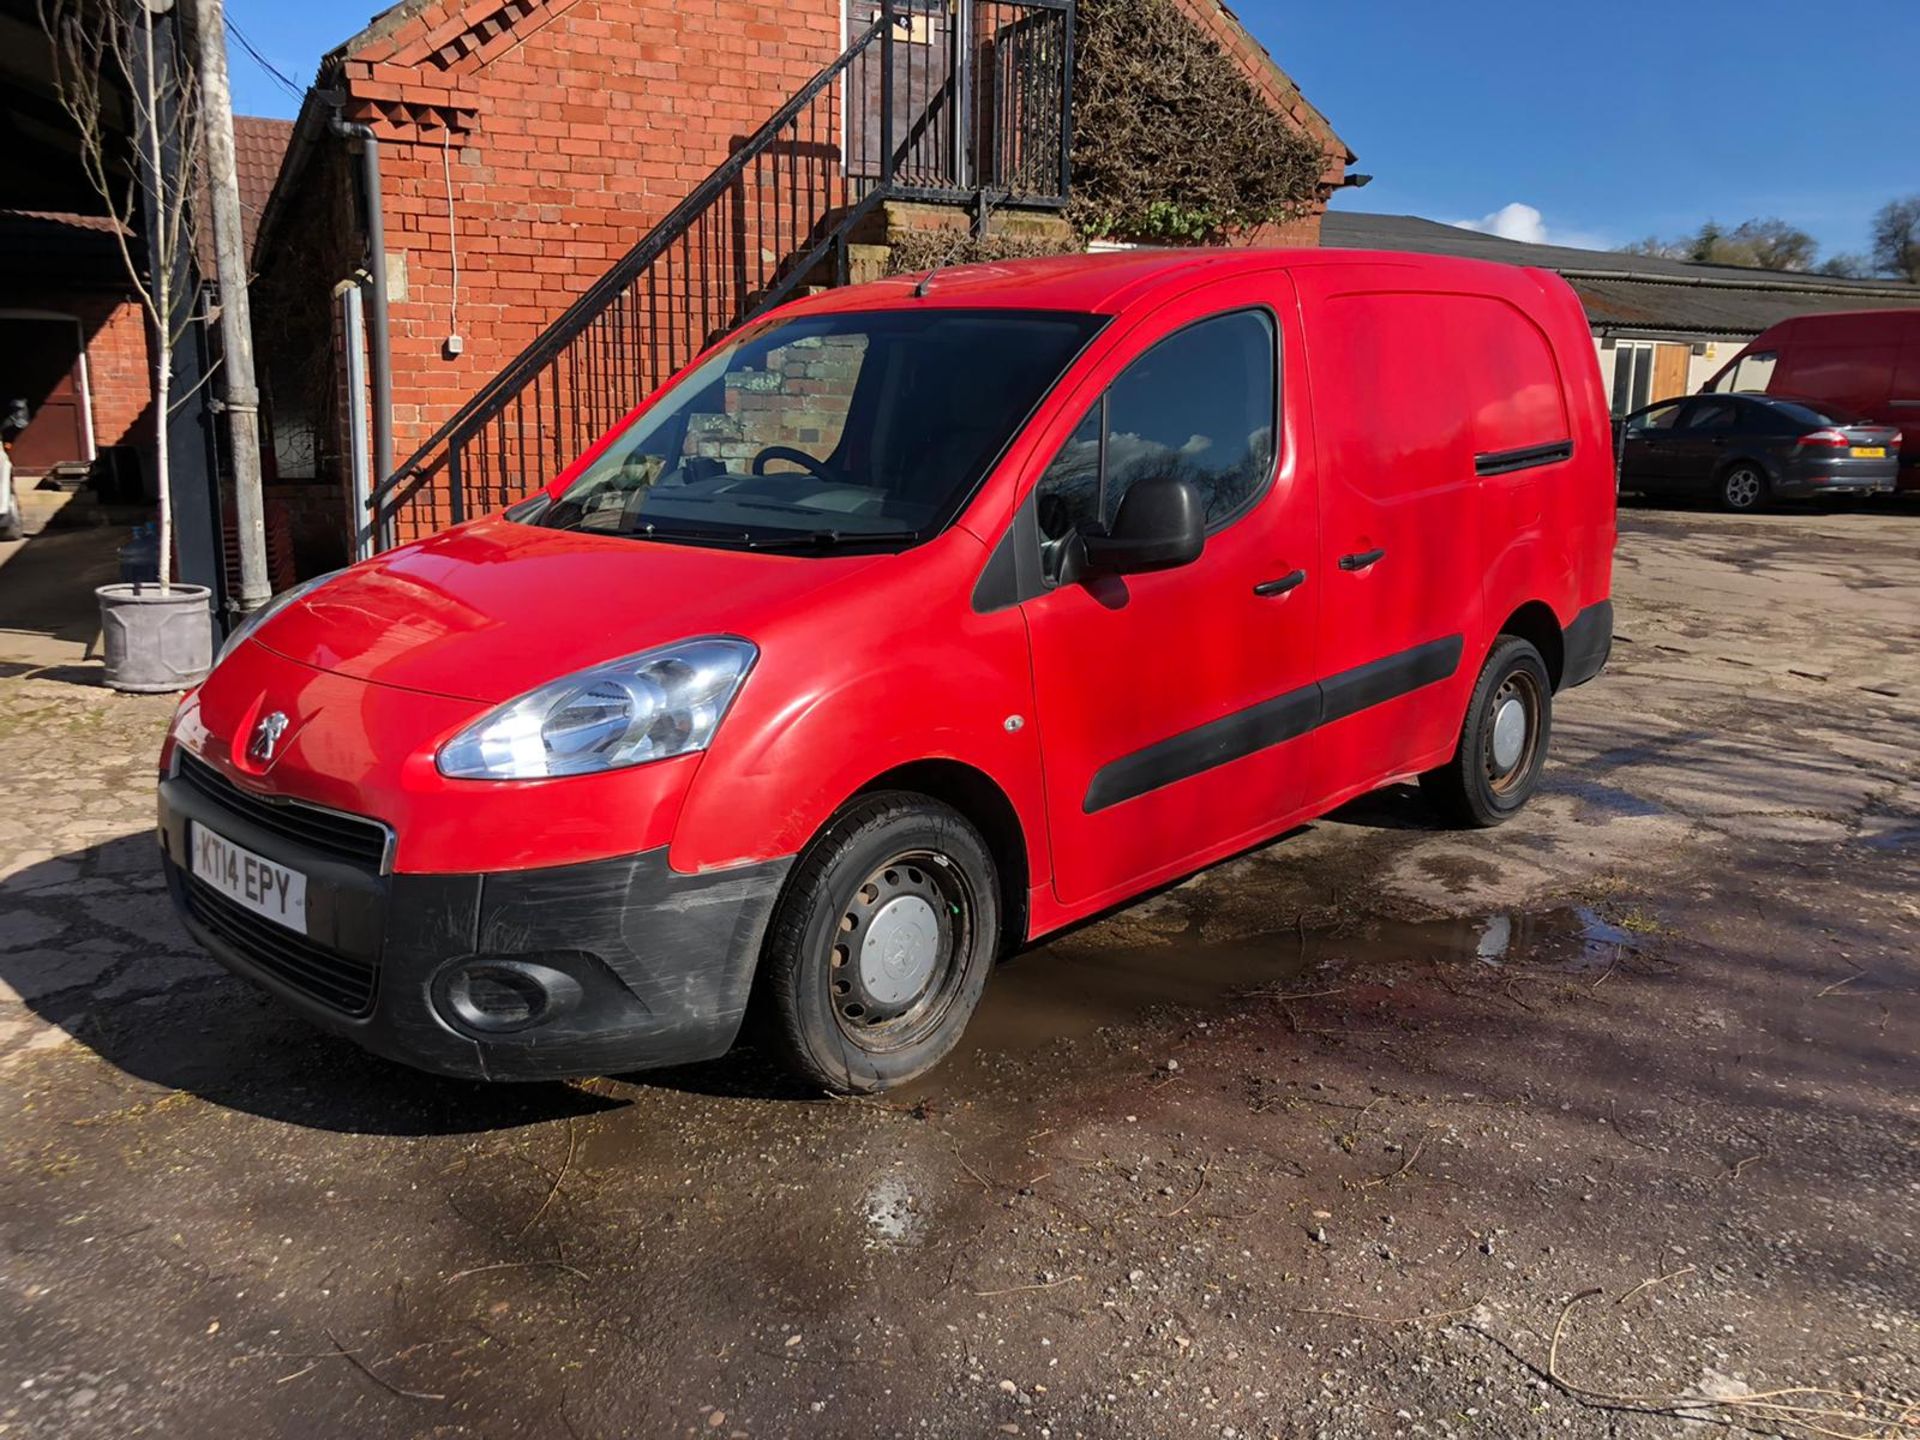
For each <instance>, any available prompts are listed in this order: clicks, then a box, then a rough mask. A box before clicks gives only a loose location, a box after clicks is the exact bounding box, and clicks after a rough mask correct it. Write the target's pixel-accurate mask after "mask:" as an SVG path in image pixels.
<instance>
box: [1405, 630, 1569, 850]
mask: <svg viewBox="0 0 1920 1440" xmlns="http://www.w3.org/2000/svg"><path fill="white" fill-rule="evenodd" d="M1552 736H1553V682H1552V680H1551V679H1550V678H1549V677H1548V675H1547V665H1546V661H1544V660H1542V659H1541V658H1540V652H1539V651H1538V650H1536V649H1534V647H1533V646H1532V645H1530V644H1529V643H1528V642H1527V641H1525V640H1522V639H1521V638H1520V637H1519V636H1517V635H1502V636H1501V637H1500V638H1499V639H1498V640H1497V641H1495V642H1494V646H1493V651H1492V653H1491V654H1489V655H1488V656H1487V663H1486V665H1485V666H1483V667H1482V668H1481V671H1480V679H1479V681H1478V682H1477V683H1476V684H1475V685H1474V687H1473V698H1472V699H1471V700H1470V701H1468V703H1467V718H1466V721H1465V722H1464V723H1463V724H1462V725H1461V727H1460V744H1459V746H1458V747H1457V748H1456V749H1455V750H1454V753H1453V758H1452V759H1451V760H1449V761H1448V762H1447V763H1446V764H1445V765H1442V766H1440V767H1439V768H1438V769H1437V770H1429V771H1428V772H1427V773H1426V774H1424V775H1422V776H1421V777H1420V788H1421V789H1422V790H1424V791H1425V792H1426V793H1427V795H1428V796H1429V797H1430V798H1431V799H1432V800H1433V802H1434V804H1435V805H1436V806H1437V807H1438V808H1439V809H1440V811H1441V813H1442V814H1444V815H1446V816H1447V817H1448V818H1449V819H1450V820H1452V821H1454V822H1455V823H1456V824H1460V825H1466V826H1472V827H1474V828H1478V829H1486V828H1488V827H1490V826H1494V825H1499V824H1502V823H1504V822H1505V821H1508V820H1511V819H1512V818H1513V817H1514V816H1515V815H1517V814H1518V813H1519V812H1520V809H1521V807H1522V806H1524V805H1525V804H1526V803H1527V801H1528V800H1530V799H1532V798H1533V792H1534V791H1535V790H1536V789H1537V788H1538V787H1539V784H1540V772H1541V771H1542V770H1543V769H1545V767H1546V763H1547V745H1548V742H1549V741H1550V740H1551V739H1552Z"/></svg>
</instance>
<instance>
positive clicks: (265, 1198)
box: [0, 510, 1920, 1440]
mask: <svg viewBox="0 0 1920 1440" xmlns="http://www.w3.org/2000/svg"><path fill="white" fill-rule="evenodd" d="M1623 531H1624V534H1623V539H1622V545H1621V551H1620V563H1619V579H1618V586H1619V592H1620V593H1619V597H1618V598H1619V607H1620V617H1619V623H1620V639H1621V643H1620V645H1619V647H1618V648H1617V650H1616V652H1615V660H1614V664H1613V666H1612V667H1611V669H1610V670H1609V672H1608V673H1607V675H1606V676H1605V677H1603V678H1602V679H1601V680H1600V681H1598V682H1596V683H1595V684H1593V685H1591V686H1588V687H1586V688H1585V689H1583V690H1580V691H1578V692H1575V693H1573V694H1571V695H1568V696H1566V697H1563V701H1562V705H1561V707H1560V710H1559V713H1558V717H1557V719H1558V731H1557V734H1556V736H1555V756H1556V763H1555V764H1554V766H1553V767H1552V769H1551V770H1550V772H1549V775H1550V778H1549V785H1548V789H1547V792H1546V793H1545V794H1544V795H1543V796H1542V797H1541V799H1540V801H1539V802H1538V803H1537V804H1536V805H1535V806H1534V807H1532V808H1531V809H1530V810H1529V811H1528V812H1527V814H1526V815H1525V816H1523V817H1522V818H1521V819H1520V820H1519V821H1517V822H1515V823H1514V824H1512V825H1510V826H1508V827H1506V828H1505V829H1503V830H1501V831H1499V832H1496V833H1493V834H1488V835H1477V834H1476V835H1462V834H1455V833H1449V832H1445V831H1441V830H1438V829H1435V828H1433V826H1432V822H1431V821H1430V820H1429V818H1428V816H1427V813H1426V811H1425V810H1424V808H1423V807H1422V806H1421V804H1420V802H1419V800H1418V797H1417V796H1416V795H1414V794H1413V793H1411V792H1409V791H1406V790H1393V791H1388V792H1384V793H1382V794H1380V795H1377V796H1373V797H1370V798H1368V799H1367V800H1365V801H1363V802H1361V803H1359V804H1356V805H1354V806H1351V807H1349V808H1348V809H1347V810H1345V811H1343V812H1341V813H1340V814H1339V815H1337V816H1335V817H1333V818H1331V819H1329V820H1327V821H1325V822H1322V823H1319V824H1316V825H1313V826H1311V827H1308V828H1307V829H1306V830H1304V831H1303V832H1301V833H1299V834H1296V835H1294V836H1292V837H1289V838H1288V839H1287V840H1285V841H1284V842H1282V843H1280V844H1277V845H1274V846H1272V847H1269V848H1267V849H1265V850H1262V851H1259V852H1257V853H1254V854H1251V855H1248V856H1246V857H1244V858H1242V859H1240V860H1238V861H1235V862H1233V863H1230V864H1227V865H1224V866H1220V867H1218V868H1216V869H1214V870H1212V871H1209V872H1207V873H1206V874H1204V875H1201V876H1199V877H1197V878H1196V879H1194V880H1192V881H1190V882H1188V883H1187V884H1185V885H1182V886H1179V887H1177V888H1175V889H1172V890H1169V891H1167V892H1165V893H1163V894H1160V895H1158V896H1155V897H1153V898H1151V899H1149V900H1147V901H1145V902H1143V903H1141V904H1138V905H1135V906H1133V907H1131V908H1130V909H1128V910H1126V911H1124V912H1122V913H1120V914H1118V915H1116V916H1114V917H1112V918H1111V919H1109V920H1107V921H1105V922H1103V923H1102V924H1100V925H1097V926H1093V927H1091V928H1088V929H1084V930H1081V931H1079V932H1077V933H1075V934H1073V935H1071V936H1069V937H1068V938H1066V939H1063V940H1060V941H1058V942H1056V943H1055V944H1053V945H1050V946H1048V947H1046V948H1044V949H1041V950H1037V951H1035V952H1033V953H1031V954H1028V955H1025V956H1022V957H1020V958H1019V959H1017V960H1015V961H1014V962H1013V963H1011V964H1010V965H1008V966H1007V967H1006V968H1005V969H1004V970H1003V971H1002V972H1001V973H1000V974H999V975H998V976H997V977H996V978H995V982H994V984H993V985H992V986H991V987H990V988H989V994H988V1000H987V1003H986V1006H985V1008H984V1010H983V1012H982V1014H981V1015H980V1017H979V1018H978V1020H977V1022H976V1025H975V1030H974V1033H973V1035H972V1036H971V1037H970V1040H969V1043H968V1045H967V1047H966V1049H965V1050H964V1051H963V1053H962V1054H961V1055H960V1056H958V1057H957V1058H956V1059H955V1060H954V1061H953V1062H952V1063H950V1064H949V1065H948V1066H947V1067H945V1068H944V1069H943V1070H942V1071H941V1072H940V1073H939V1074H937V1075H936V1076H934V1077H932V1078H931V1079H930V1080H928V1081H926V1082H923V1083H922V1084H921V1085H920V1086H918V1087H916V1088H915V1089H914V1090H912V1091H910V1092H907V1093H904V1094H895V1095H892V1096H889V1097H887V1099H886V1100H885V1101H884V1102H835V1101H823V1100H820V1099H818V1098H816V1097H812V1096H808V1095H804V1094H799V1093H795V1092H794V1091H792V1090H791V1089H790V1088H788V1087H787V1086H786V1084H785V1083H784V1082H783V1081H782V1080H781V1079H780V1078H779V1077H778V1076H777V1075H775V1074H774V1073H773V1072H772V1071H771V1070H770V1069H769V1068H768V1067H767V1066H766V1065H765V1064H764V1063H763V1062H761V1061H760V1060H759V1059H758V1058H757V1057H756V1056H754V1055H753V1054H752V1053H750V1052H747V1053H742V1054H739V1055H736V1056H734V1057H731V1058H730V1059H729V1060H727V1061H726V1062H723V1063H720V1064H715V1065H711V1066H703V1067H700V1068H698V1069H691V1070H686V1071H677V1072H672V1073H668V1074H655V1075H645V1076H638V1077H630V1078H625V1079H609V1080H602V1081H595V1082H591V1083H585V1084H579V1085H571V1086H558V1085H555V1086H536V1087H521V1088H504V1089H488V1088H482V1087H476V1086H470V1085H464V1084H455V1083H451V1082H446V1081H440V1080H435V1079H431V1078H428V1077H425V1076H420V1075H415V1074H412V1073H410V1072H408V1071H405V1070H403V1069H399V1068H396V1067H394V1066H391V1065H387V1064H385V1063H383V1062H379V1061H376V1060H374V1059H371V1058H369V1057H367V1056H364V1055H362V1054H361V1053H359V1052H358V1051H356V1050H354V1049H353V1048H351V1047H349V1046H347V1045H345V1044H343V1043H340V1042H337V1041H334V1040H332V1039H329V1038H326V1037H323V1036H321V1035H318V1034H317V1033H314V1032H312V1031H309V1030H307V1029H305V1028H304V1027H303V1026H302V1025H301V1024H299V1023H298V1022H297V1021H295V1020H293V1019H291V1018H290V1017H288V1016H287V1015H285V1014H283V1013H282V1012H281V1011H279V1010H278V1009H276V1008H275V1007H274V1006H273V1005H272V1004H270V1003H269V1002H267V1001H266V1000H265V999H264V998H263V997H261V996H259V995H257V994H256V993H254V992H253V991H252V990H251V989H249V988H248V987H246V986H244V985H242V984H240V983H238V982H236V981H233V980H230V979H228V978H226V977H225V976H224V974H223V973H222V972H220V971H219V970H218V969H216V968H215V967H213V966H212V965H211V964H210V963H208V962H207V961H206V960H205V959H204V958H203V957H201V956H199V955H198V954H196V953H195V950H194V947H193V945H192V943H191V942H190V941H189V940H188V939H187V938H186V936H185V935H184V934H183V933H182V932H181V931H180V930H179V928H178V927H177V926H176V924H175V922H174V921H173V919H172V916H171V914H170V912H169V910H168V907H167V905H166V902H165V897H164V894H163V893H162V892H161V890H160V889H159V880H158V877H157V875H156V873H155V860H154V852H153V844H152V839H151V834H150V826H151V808H150V807H151V803H152V798H151V786H152V775H151V765H152V760H153V756H154V754H155V751H156V748H157V744H158V740H159V737H160V734H161V732H162V730H163V729H164V726H165V723H166V719H167V715H168V712H169V706H168V704H167V702H164V701H154V700H143V699H134V698H129V697H118V696H114V695H111V694H109V693H108V692H106V691H104V690H101V689H98V688H95V687H92V686H89V685H87V684H85V683H83V682H85V681H86V680H87V679H88V678H89V675H88V672H87V667H86V666H84V665H68V666H62V667H60V668H59V669H57V670H55V671H51V672H48V671H42V670H38V669H35V668H33V667H31V666H29V665H27V664H25V663H18V664H13V665H6V664H4V663H0V676H4V678H0V877H4V879H0V1160H3V1161H4V1163H3V1164H0V1294H3V1295H4V1304H0V1436H7V1437H13V1436H36V1437H38V1436H46V1437H56V1436H57V1437H63V1440H87V1437H93V1436H125V1435H133V1434H139V1435H146V1436H175V1435H178V1436H204V1435H214V1434H220V1435H228V1434H231V1435H259V1434H286V1435H323V1434H324V1435H340V1434H352V1435H362V1436H387V1435H392V1436H436V1437H438V1436H448V1437H451V1436H488V1437H496V1436H498V1437H505V1436H556V1435H559V1436H575V1437H593V1440H598V1437H609V1440H611V1437H626V1436H642V1435H646V1436H653V1435H713V1436H735V1435H747V1436H823V1437H840V1436H856V1435H858V1436H868V1435H874V1436H880V1435H900V1436H912V1437H924V1436H993V1435H1000V1434H1008V1435H1016V1434H1017V1435H1026V1436H1040V1437H1068V1436H1088V1437H1108V1436H1128V1437H1133V1436H1215V1437H1243V1436H1244V1437H1255V1436H1326V1437H1363V1436H1364V1437H1372V1436H1385V1435H1406V1436H1442V1435H1466V1434H1485V1435H1493V1436H1546V1435H1554V1436H1563V1435H1575V1436H1588V1435H1595V1436H1598V1435H1617V1436H1664V1435H1677V1434H1683V1433H1696V1432H1699V1433H1713V1432H1714V1431H1716V1430H1719V1429H1723V1428H1732V1429H1735V1430H1741V1431H1751V1432H1753V1433H1759V1434H1787V1435H1801V1434H1813V1433H1831V1434H1839V1435H1849V1436H1865V1435H1889V1436H1898V1437H1903V1440H1912V1437H1914V1436H1916V1435H1920V1329H1916V1326H1917V1325H1920V1269H1917V1268H1916V1264H1915V1257H1916V1256H1920V1242H1916V1237H1915V1230H1916V1226H1920V1098H1916V1089H1915V1083H1914V1081H1915V1075H1916V1070H1915V1047H1916V1041H1920V956H1917V955H1916V948H1917V947H1916V944H1915V933H1916V929H1920V904H1917V903H1916V901H1917V900H1920V885H1917V884H1916V881H1920V758H1917V750H1920V747H1916V740H1920V724H1917V723H1916V722H1920V658H1917V657H1920V639H1916V635H1915V626H1914V621H1915V619H1916V617H1920V515H1916V514H1915V513H1913V512H1911V511H1907V512H1904V513H1903V512H1899V511H1886V510H1862V511H1859V512H1849V511H1842V512H1837V513H1830V514H1809V513H1794V514H1781V515H1769V516H1760V517H1741V518H1723V517H1718V516H1711V515H1705V514H1696V513H1666V512H1659V511H1652V510H1631V511H1628V512H1627V513H1626V514H1625V516H1624V517H1623ZM34 543H35V542H31V541H30V542H28V553H31V547H32V545H33V544H34ZM8 563H10V564H12V563H19V562H18V558H17V557H16V558H15V559H14V560H13V561H10V562H8ZM4 644H5V637H4V636H0V662H4V661H5V660H6V659H7V656H6V654H5V653H4ZM1556 1335H1557V1337H1558V1338H1557V1343H1556ZM1786 1387H1809V1388H1808V1389H1806V1390H1804V1391H1799V1390H1796V1393H1794V1394H1791V1395H1784V1396H1782V1395H1777V1394H1776V1395H1774V1396H1773V1397H1772V1399H1771V1401H1769V1400H1767V1399H1763V1398H1757V1397H1760V1396H1762V1395H1763V1394H1764V1393H1765V1392H1774V1391H1778V1390H1780V1389H1783V1388H1786ZM1789 1405H1791V1406H1799V1407H1802V1409H1801V1410H1800V1411H1796V1412H1788V1411H1786V1410H1784V1409H1783V1408H1781V1407H1783V1406H1789ZM1815 1411H1833V1412H1839V1413H1838V1414H1837V1415H1830V1416H1821V1415H1816V1414H1814V1413H1813V1412H1815ZM1796 1419H1798V1420H1799V1421H1802V1422H1806V1423H1804V1424H1801V1425H1798V1426H1796V1425H1795V1424H1794V1423H1791V1422H1793V1421H1794V1420H1796ZM1816 1427H1817V1428H1816Z"/></svg>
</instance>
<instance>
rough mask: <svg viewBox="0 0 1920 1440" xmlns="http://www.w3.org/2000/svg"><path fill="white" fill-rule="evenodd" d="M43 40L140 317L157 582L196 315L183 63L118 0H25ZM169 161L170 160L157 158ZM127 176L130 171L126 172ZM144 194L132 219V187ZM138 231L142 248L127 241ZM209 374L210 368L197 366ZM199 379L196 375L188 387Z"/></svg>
mask: <svg viewBox="0 0 1920 1440" xmlns="http://www.w3.org/2000/svg"><path fill="white" fill-rule="evenodd" d="M37 5H38V10H39V16H40V26H41V29H42V30H44V31H45V32H46V35H47V38H48V40H49V41H50V42H51V46H52V54H53V74H54V89H55V91H56V93H57V94H58V96H59V100H60V106H61V108H62V109H63V110H64V111H65V112H66V114H67V117H68V118H69V119H70V120H71V121H72V122H73V126H74V129H75V131H76V132H77V134H78V137H79V141H80V169H81V173H82V174H83V175H84V176H85V178H86V181H87V184H88V185H89V186H90V187H91V188H92V190H93V191H94V193H95V194H97V195H98V196H99V197H100V200H101V203H102V204H103V206H104V207H105V210H106V214H107V216H108V217H109V218H110V219H111V220H112V221H113V225H112V231H113V237H114V242H115V244H116V245H117V246H118V248H119V252H120V262H121V265H122V267H123V268H124V269H125V271H126V276H127V282H128V284H129V286H130V287H131V289H132V292H133V294H134V295H135V297H136V298H137V299H138V301H139V303H140V306H141V308H142V309H143V310H144V311H145V312H146V316H147V322H148V326H149V330H150V333H151V336H152V339H153V342H154V353H153V356H152V360H153V376H152V384H153V400H154V405H153V413H154V465H155V469H156V471H157V474H158V479H159V490H160V584H161V588H162V589H164V588H165V587H166V586H167V584H168V581H169V576H170V573H171V568H172V559H173V547H172V510H173V504H172V500H173V497H172V485H171V465H170V456H169V452H168V443H167V422H168V420H169V419H170V418H171V416H172V415H173V413H174V411H175V410H176V409H177V408H178V406H179V404H181V403H184V402H185V401H186V400H187V399H188V398H190V397H191V396H192V395H193V394H194V392H195V391H196V390H198V388H199V385H195V386H194V387H193V389H190V390H188V391H187V392H186V393H185V394H184V395H181V396H179V397H178V400H177V401H176V400H175V399H174V398H173V397H172V396H171V394H170V392H171V389H172V383H173V356H174V351H175V349H176V347H178V346H179V345H180V343H181V342H182V341H184V340H185V339H186V338H187V336H188V334H189V333H190V332H191V330H192V328H193V327H194V326H195V325H196V324H199V323H201V322H202V319H203V317H201V316H199V315H197V314H196V313H195V307H194V306H193V304H192V303H191V300H192V297H191V296H190V295H188V294H185V293H183V291H182V290H181V288H180V287H181V283H182V281H183V279H184V278H185V276H186V275H187V274H189V273H190V272H189V271H188V270H187V269H186V267H187V265H188V263H189V261H190V260H191V257H192V256H193V254H194V249H195V245H194V242H195V238H196V237H195V225H196V223H197V216H196V211H197V204H196V202H197V200H198V198H199V196H198V183H197V182H198V177H199V173H200V107H199V101H198V96H197V94H196V93H195V92H196V85H195V77H194V71H193V67H192V66H191V64H190V63H188V62H187V60H186V59H185V57H183V56H182V55H180V54H179V53H177V52H176V53H174V54H173V55H171V56H170V57H168V59H167V63H165V64H162V63H161V61H162V53H161V51H160V48H159V47H158V46H157V45H156V43H155V36H154V16H153V12H152V11H151V10H150V9H148V8H147V7H146V6H145V5H141V6H140V7H139V8H138V18H137V19H136V18H134V16H132V15H130V14H129V13H128V9H127V7H126V6H124V5H123V4H122V3H120V0H37ZM169 161H171V163H169ZM136 177H138V178H136ZM143 187H144V188H145V189H146V190H147V191H148V192H149V197H150V199H151V201H152V205H151V208H150V210H149V212H148V216H147V222H148V223H145V224H142V225H139V226H136V224H135V220H136V215H137V207H138V197H139V195H140V193H141V190H142V188H143ZM140 231H144V233H145V239H146V242H147V243H146V252H147V253H146V255H145V256H144V257H141V256H139V255H137V254H136V253H135V251H134V247H133V244H132V237H133V236H134V235H135V234H136V233H137V232H140ZM209 373H211V372H209ZM200 383H201V384H204V383H205V377H202V380H201V382H200Z"/></svg>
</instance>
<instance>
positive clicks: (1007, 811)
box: [835, 760, 1033, 958]
mask: <svg viewBox="0 0 1920 1440" xmlns="http://www.w3.org/2000/svg"><path fill="white" fill-rule="evenodd" d="M882 790H909V791H913V792H914V793H916V794H920V795H925V796H927V797H928V798H929V799H932V800H938V801H940V802H941V803H942V804H943V805H950V806H952V807H953V808H954V809H955V810H958V811H959V812H960V813H961V814H962V815H964V816H965V817H966V818H967V819H968V820H970V821H971V822H972V823H973V826H974V828H975V829H976V830H978V831H979V832H980V834H981V836H982V837H983V838H984V839H985V840H986V842H987V845H988V848H989V849H990V850H991V851H992V852H993V859H994V865H995V868H996V870H997V872H998V876H999V880H1000V935H1001V956H1002V958H1005V957H1006V956H1008V955H1012V954H1013V953H1015V952H1016V951H1018V950H1019V949H1020V948H1021V947H1022V946H1024V945H1025V944H1026V941H1027V924H1028V916H1027V888H1028V886H1030V885H1031V884H1032V883H1033V882H1032V875H1033V869H1032V866H1031V864H1030V863H1029V852H1028V848H1027V835H1026V830H1025V828H1024V827H1023V826H1022V825H1021V823H1020V813H1019V812H1018V811H1017V810H1015V809H1014V808H1013V801H1011V800H1009V799H1008V798H1007V793H1006V791H1004V790H1002V789H1001V788H1000V784H999V782H998V781H996V780H995V779H994V778H993V777H992V776H991V775H989V774H987V773H986V771H984V770H978V769H975V768H974V767H973V766H971V765H968V764H965V763H964V762H962V761H959V760H919V761H915V762H914V763H913V764H911V765H901V766H898V767H897V768H895V769H892V770H889V771H887V772H886V773H885V774H882V775H876V776H874V777H873V779H871V780H869V781H868V782H867V783H866V784H865V785H862V786H861V787H860V788H859V789H858V790H856V791H855V792H854V793H853V794H852V795H849V796H848V797H847V799H846V802H845V805H842V806H841V807H840V808H841V809H845V808H846V805H851V804H853V803H854V802H856V801H857V800H859V799H860V798H861V797H862V796H865V795H871V794H874V793H876V792H878V791H882ZM835 813H838V812H837V811H836V812H835Z"/></svg>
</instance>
